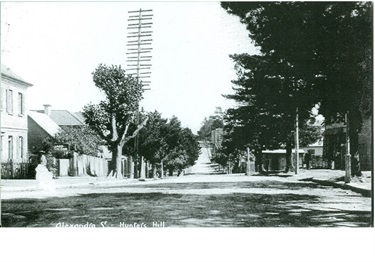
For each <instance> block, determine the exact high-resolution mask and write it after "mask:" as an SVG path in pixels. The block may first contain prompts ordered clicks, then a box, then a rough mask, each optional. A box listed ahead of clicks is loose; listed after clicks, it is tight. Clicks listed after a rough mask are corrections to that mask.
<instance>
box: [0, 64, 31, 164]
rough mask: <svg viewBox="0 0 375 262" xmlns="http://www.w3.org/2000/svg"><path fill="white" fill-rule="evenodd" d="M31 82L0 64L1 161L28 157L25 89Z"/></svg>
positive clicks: (23, 159) (21, 159) (19, 160)
mask: <svg viewBox="0 0 375 262" xmlns="http://www.w3.org/2000/svg"><path fill="white" fill-rule="evenodd" d="M31 86H32V84H30V83H28V82H27V81H25V80H24V79H22V78H21V77H20V76H18V75H17V74H15V73H14V72H13V71H12V70H11V69H10V68H8V67H6V66H4V65H3V64H2V65H1V92H2V93H1V162H9V161H10V160H12V162H19V163H20V162H24V161H26V160H27V159H28V155H27V151H28V148H27V144H28V123H27V114H26V91H27V88H29V87H31Z"/></svg>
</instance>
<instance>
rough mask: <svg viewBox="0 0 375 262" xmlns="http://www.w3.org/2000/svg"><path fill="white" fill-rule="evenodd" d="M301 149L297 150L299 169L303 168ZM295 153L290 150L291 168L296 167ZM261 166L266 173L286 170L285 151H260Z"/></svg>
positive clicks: (302, 151)
mask: <svg viewBox="0 0 375 262" xmlns="http://www.w3.org/2000/svg"><path fill="white" fill-rule="evenodd" d="M304 153H305V151H304V150H303V149H299V150H298V156H299V168H302V166H303V155H304ZM295 155H296V152H295V150H294V149H293V150H292V159H293V166H296V157H295ZM262 166H263V168H264V170H265V171H266V172H283V171H284V170H285V169H286V150H285V149H275V150H263V151H262Z"/></svg>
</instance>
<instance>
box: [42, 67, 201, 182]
mask: <svg viewBox="0 0 375 262" xmlns="http://www.w3.org/2000/svg"><path fill="white" fill-rule="evenodd" d="M93 80H94V83H95V85H96V86H97V87H98V88H99V89H100V90H101V91H103V93H104V97H105V99H104V100H103V101H101V102H100V103H99V104H88V105H86V106H85V107H84V109H83V115H84V117H85V122H86V125H85V126H80V127H64V129H63V130H61V132H59V133H58V134H57V135H56V136H55V137H54V138H53V139H47V140H45V141H44V142H43V143H44V147H45V150H46V151H53V146H54V145H62V144H67V145H69V147H70V149H71V150H74V151H76V152H78V153H81V154H87V155H94V156H97V155H98V153H100V150H101V146H107V147H108V148H109V150H110V151H111V152H112V161H111V162H110V163H111V166H110V174H112V176H114V177H118V178H120V177H121V158H122V155H127V156H132V157H133V159H137V157H138V156H141V157H143V158H144V159H145V160H146V161H147V162H148V163H150V164H151V165H152V166H153V172H154V175H155V173H156V169H157V168H158V169H160V171H161V173H162V174H161V175H162V176H164V170H168V172H169V174H170V175H172V174H173V173H174V172H175V171H177V172H181V171H182V170H183V169H184V168H186V167H188V166H191V165H193V164H194V162H195V161H196V160H197V159H198V156H199V150H200V148H199V144H198V137H197V136H196V135H194V134H193V133H192V131H191V130H190V129H189V128H183V127H182V126H181V122H180V121H179V120H178V118H177V117H175V116H173V117H172V118H171V119H167V118H163V117H162V115H161V114H160V113H159V112H157V111H155V112H143V111H142V112H139V110H138V109H139V102H140V100H141V99H142V93H143V89H142V83H141V82H138V81H137V79H135V78H133V77H132V76H131V75H127V74H126V72H125V70H123V69H122V68H121V67H120V66H106V65H102V64H100V65H99V66H98V67H97V68H96V69H95V71H94V72H93ZM136 138H137V141H135V139H136ZM136 142H137V144H138V146H137V147H135V143H136ZM62 153H63V152H59V151H58V150H57V151H56V150H55V151H54V154H55V156H56V157H71V156H70V154H69V153H68V154H65V155H61V154H62ZM135 163H136V164H137V163H138V164H139V161H135ZM135 170H139V168H136V169H135Z"/></svg>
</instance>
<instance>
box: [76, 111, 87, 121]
mask: <svg viewBox="0 0 375 262" xmlns="http://www.w3.org/2000/svg"><path fill="white" fill-rule="evenodd" d="M73 114H74V115H75V117H76V118H77V119H78V120H79V121H81V122H82V123H85V117H84V116H83V114H82V112H74V113H73Z"/></svg>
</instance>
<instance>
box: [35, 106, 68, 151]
mask: <svg viewBox="0 0 375 262" xmlns="http://www.w3.org/2000/svg"><path fill="white" fill-rule="evenodd" d="M28 126H29V132H28V134H29V142H28V147H29V151H30V153H37V152H38V151H39V150H42V149H43V143H42V142H43V141H44V140H45V139H47V138H54V137H55V135H56V134H57V133H58V132H60V131H61V128H60V127H59V126H58V125H57V124H56V123H55V122H54V121H53V120H52V119H51V118H50V117H49V116H48V115H47V114H44V113H39V112H35V111H29V113H28Z"/></svg>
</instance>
